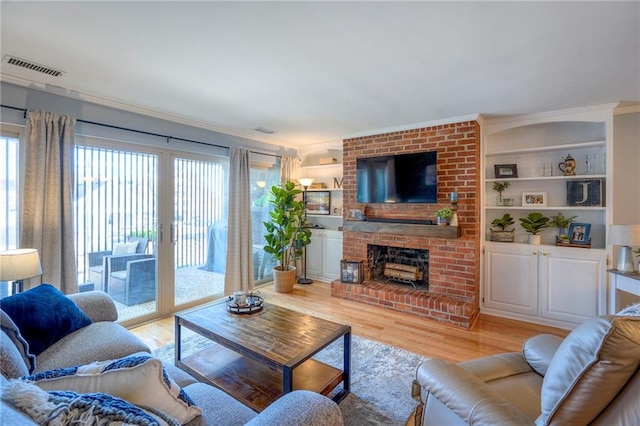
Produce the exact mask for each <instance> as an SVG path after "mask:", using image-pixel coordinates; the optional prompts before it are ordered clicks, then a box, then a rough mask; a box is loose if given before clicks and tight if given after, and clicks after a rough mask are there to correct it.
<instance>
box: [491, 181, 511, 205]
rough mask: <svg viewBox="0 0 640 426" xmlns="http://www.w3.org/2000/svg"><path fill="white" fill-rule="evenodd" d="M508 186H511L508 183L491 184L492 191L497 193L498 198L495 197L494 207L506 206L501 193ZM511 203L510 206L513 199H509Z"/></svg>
mask: <svg viewBox="0 0 640 426" xmlns="http://www.w3.org/2000/svg"><path fill="white" fill-rule="evenodd" d="M509 186H511V184H510V183H509V182H494V183H493V190H494V191H496V192H497V193H498V196H497V197H496V205H497V206H506V205H507V204H506V203H505V201H506V199H505V198H502V193H503V192H504V191H505V190H506V189H507V188H509ZM509 200H510V201H511V202H510V203H509V205H510V204H513V199H509Z"/></svg>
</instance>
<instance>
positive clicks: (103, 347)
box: [35, 321, 151, 373]
mask: <svg viewBox="0 0 640 426" xmlns="http://www.w3.org/2000/svg"><path fill="white" fill-rule="evenodd" d="M136 352H146V353H150V352H151V350H150V349H149V347H148V346H147V345H146V344H145V343H144V342H143V341H141V340H140V339H138V338H137V337H136V336H135V335H134V334H133V333H130V332H129V331H128V330H127V329H126V328H124V327H123V326H121V325H120V324H117V323H115V322H108V321H101V322H94V323H93V324H89V325H88V326H86V327H83V328H81V329H80V330H76V332H74V333H71V334H69V335H68V336H65V337H63V338H62V339H60V340H58V341H57V342H56V343H54V344H53V345H51V346H50V347H49V348H47V350H46V351H44V352H42V353H41V354H40V355H38V364H37V365H36V369H35V372H36V373H39V372H42V371H47V370H52V369H54V368H62V367H73V366H75V365H82V364H88V363H90V362H94V361H107V360H110V359H118V358H123V357H125V356H129V355H131V354H134V353H136Z"/></svg>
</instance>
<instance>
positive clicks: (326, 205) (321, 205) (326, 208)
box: [305, 191, 331, 215]
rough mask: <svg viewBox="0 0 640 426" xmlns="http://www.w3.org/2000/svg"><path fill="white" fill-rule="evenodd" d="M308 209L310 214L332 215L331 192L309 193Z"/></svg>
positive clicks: (307, 195) (307, 199)
mask: <svg viewBox="0 0 640 426" xmlns="http://www.w3.org/2000/svg"><path fill="white" fill-rule="evenodd" d="M305 194H306V203H305V205H306V208H307V213H308V214H327V215H328V214H330V213H331V210H330V206H331V192H329V191H307V192H306V193H305Z"/></svg>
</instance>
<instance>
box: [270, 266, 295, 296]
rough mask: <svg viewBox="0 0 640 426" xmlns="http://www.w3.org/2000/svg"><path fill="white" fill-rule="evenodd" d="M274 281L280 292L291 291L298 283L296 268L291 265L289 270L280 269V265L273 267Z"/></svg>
mask: <svg viewBox="0 0 640 426" xmlns="http://www.w3.org/2000/svg"><path fill="white" fill-rule="evenodd" d="M273 282H274V284H275V288H276V291H277V292H278V293H291V292H292V291H293V286H294V285H295V283H296V268H295V267H293V266H291V267H290V269H289V270H288V271H282V270H280V266H276V267H275V268H273Z"/></svg>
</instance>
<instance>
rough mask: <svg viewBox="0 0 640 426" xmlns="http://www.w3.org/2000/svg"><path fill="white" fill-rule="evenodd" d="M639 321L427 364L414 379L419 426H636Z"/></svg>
mask: <svg viewBox="0 0 640 426" xmlns="http://www.w3.org/2000/svg"><path fill="white" fill-rule="evenodd" d="M639 367H640V317H637V316H635V317H634V316H603V317H597V318H593V319H591V320H589V321H586V322H585V323H583V324H581V325H580V326H578V327H577V328H576V329H575V330H573V331H572V332H571V333H570V334H569V335H568V336H567V337H566V338H565V339H564V340H563V339H561V338H559V337H556V336H552V335H548V334H541V335H538V336H535V337H532V338H531V339H529V340H527V342H525V344H524V346H523V351H522V353H504V354H499V355H495V356H490V357H485V358H479V359H475V360H471V361H466V362H462V363H459V364H454V363H451V362H448V361H445V360H439V359H430V360H427V361H425V362H424V363H422V364H421V365H420V366H419V367H418V369H417V373H416V380H415V382H414V396H415V397H417V398H419V400H420V405H419V406H418V409H417V411H416V424H418V423H419V424H421V425H424V426H427V425H441V424H446V425H466V424H469V425H533V424H536V425H567V424H571V425H586V424H595V425H606V424H625V425H626V424H629V425H631V424H640V404H638V393H639V392H640V368H639Z"/></svg>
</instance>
